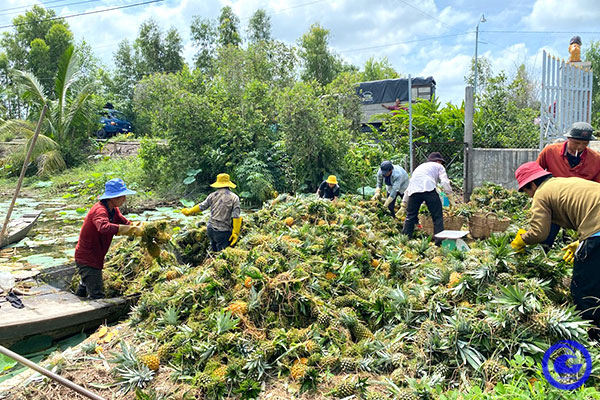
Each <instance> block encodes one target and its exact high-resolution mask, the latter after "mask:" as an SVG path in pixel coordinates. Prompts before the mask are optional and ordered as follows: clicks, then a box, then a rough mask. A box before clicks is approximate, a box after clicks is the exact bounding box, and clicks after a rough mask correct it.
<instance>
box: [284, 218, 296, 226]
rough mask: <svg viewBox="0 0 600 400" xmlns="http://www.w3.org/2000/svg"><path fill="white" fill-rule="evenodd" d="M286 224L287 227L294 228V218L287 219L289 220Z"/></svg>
mask: <svg viewBox="0 0 600 400" xmlns="http://www.w3.org/2000/svg"><path fill="white" fill-rule="evenodd" d="M285 224H286V225H287V226H292V225H294V218H292V217H287V218H286V219H285Z"/></svg>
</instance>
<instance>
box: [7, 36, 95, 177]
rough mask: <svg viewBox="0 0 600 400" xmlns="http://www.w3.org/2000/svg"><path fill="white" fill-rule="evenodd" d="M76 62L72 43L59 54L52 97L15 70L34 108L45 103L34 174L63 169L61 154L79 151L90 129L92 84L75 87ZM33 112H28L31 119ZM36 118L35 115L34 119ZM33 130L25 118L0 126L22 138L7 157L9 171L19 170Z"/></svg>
mask: <svg viewBox="0 0 600 400" xmlns="http://www.w3.org/2000/svg"><path fill="white" fill-rule="evenodd" d="M78 65H79V62H78V59H77V55H76V54H75V52H74V48H73V46H69V48H67V49H66V50H65V52H64V54H63V55H62V57H61V59H60V61H59V64H58V71H57V75H56V78H55V80H54V98H49V97H47V96H46V95H45V93H46V91H45V88H44V86H43V85H42V84H41V83H40V82H39V81H38V79H37V78H36V77H35V76H34V75H33V74H32V73H31V72H26V71H19V70H15V71H14V74H15V77H16V81H17V82H18V84H19V85H21V86H22V87H23V89H24V90H25V92H24V96H26V97H27V98H28V100H29V101H30V103H31V104H32V108H33V109H35V110H41V109H42V108H43V106H44V104H47V105H48V113H47V114H46V118H45V120H44V123H43V125H42V133H40V135H39V137H38V140H37V143H36V145H35V148H34V150H33V153H32V160H33V161H34V163H35V166H36V168H37V173H38V175H43V176H47V175H49V174H51V173H53V172H57V171H60V170H63V169H65V168H66V166H67V165H66V162H65V155H68V154H69V152H70V151H80V149H79V148H78V145H79V144H80V143H81V139H83V138H85V137H87V136H88V133H89V131H88V129H82V127H87V128H93V124H94V118H93V117H94V113H93V110H92V108H91V106H90V101H89V100H90V95H91V89H92V84H87V85H84V86H82V87H77V85H76V83H77V80H78V79H79V77H80V75H79V73H78V71H77V66H78ZM34 114H36V113H31V114H30V116H29V117H30V118H34V117H35V115H34ZM34 119H37V118H34ZM34 130H35V123H33V122H31V121H28V120H18V119H13V120H8V121H5V122H4V123H3V124H2V125H1V126H0V133H6V132H10V133H12V134H14V135H16V136H20V137H23V138H25V139H27V140H26V142H25V145H24V146H23V148H21V149H19V150H17V151H15V152H14V153H13V154H11V156H10V157H9V164H11V165H13V170H17V171H18V170H19V169H20V167H21V165H22V164H23V161H24V156H25V152H26V151H27V146H28V145H29V142H30V140H31V138H32V137H33V134H34Z"/></svg>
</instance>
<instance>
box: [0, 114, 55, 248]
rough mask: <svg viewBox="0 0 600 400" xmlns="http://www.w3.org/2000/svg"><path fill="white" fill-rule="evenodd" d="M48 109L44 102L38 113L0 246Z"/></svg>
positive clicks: (5, 221)
mask: <svg viewBox="0 0 600 400" xmlns="http://www.w3.org/2000/svg"><path fill="white" fill-rule="evenodd" d="M47 110H48V105H47V104H44V108H42V113H41V114H40V119H39V120H38V123H37V126H36V127H35V133H34V134H33V138H32V139H31V143H30V144H29V148H28V149H27V154H26V155H25V161H24V162H23V168H21V175H19V181H18V182H17V189H16V190H15V194H14V196H13V198H12V201H11V202H10V206H9V207H8V211H7V212H6V218H5V219H4V225H2V232H0V247H2V243H3V242H4V235H5V234H6V228H7V226H8V221H9V220H10V215H11V214H12V211H13V207H14V206H15V202H16V201H17V197H18V196H19V191H21V185H22V184H23V178H24V177H25V171H26V170H27V164H29V158H30V157H31V153H33V148H34V147H35V143H36V142H37V138H38V136H39V135H40V130H41V129H42V121H43V120H44V117H45V116H46V111H47Z"/></svg>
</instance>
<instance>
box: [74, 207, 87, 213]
mask: <svg viewBox="0 0 600 400" xmlns="http://www.w3.org/2000/svg"><path fill="white" fill-rule="evenodd" d="M75 211H77V214H85V213H87V208H85V207H79V208H78V209H76V210H75Z"/></svg>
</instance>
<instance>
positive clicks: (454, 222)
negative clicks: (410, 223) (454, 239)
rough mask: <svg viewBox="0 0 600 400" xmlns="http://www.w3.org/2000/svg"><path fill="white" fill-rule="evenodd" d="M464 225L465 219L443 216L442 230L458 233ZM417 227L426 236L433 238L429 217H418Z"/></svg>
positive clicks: (431, 223)
mask: <svg viewBox="0 0 600 400" xmlns="http://www.w3.org/2000/svg"><path fill="white" fill-rule="evenodd" d="M464 223H465V218H464V217H461V216H444V229H448V230H451V231H459V230H461V228H462V226H463V225H464ZM419 225H421V230H422V231H423V232H425V233H426V234H428V235H430V236H433V219H432V218H431V215H419Z"/></svg>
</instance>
